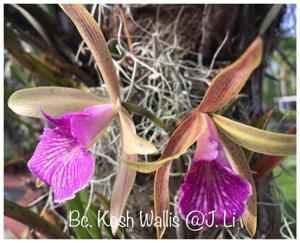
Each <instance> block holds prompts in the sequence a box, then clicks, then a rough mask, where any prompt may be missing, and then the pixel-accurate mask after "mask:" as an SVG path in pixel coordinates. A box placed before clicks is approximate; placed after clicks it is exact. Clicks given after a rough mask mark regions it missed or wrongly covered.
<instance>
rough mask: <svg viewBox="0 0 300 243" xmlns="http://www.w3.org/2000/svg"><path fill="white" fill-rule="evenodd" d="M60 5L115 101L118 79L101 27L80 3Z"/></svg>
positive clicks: (116, 98) (117, 94) (117, 96)
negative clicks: (78, 34) (86, 47)
mask: <svg viewBox="0 0 300 243" xmlns="http://www.w3.org/2000/svg"><path fill="white" fill-rule="evenodd" d="M60 6H61V8H62V9H63V10H64V11H65V13H66V14H67V15H68V16H69V17H70V18H71V20H72V22H73V23H74V24H75V26H76V28H77V29H78V32H79V33H80V35H81V37H82V39H83V40H84V42H85V43H86V45H87V46H88V48H89V49H90V50H91V53H92V55H93V57H94V59H95V61H96V64H97V66H98V68H99V69H100V72H101V75H102V77H103V80H104V82H105V84H106V87H107V90H108V93H109V95H110V98H111V100H112V101H113V103H115V102H116V101H117V100H118V98H119V93H120V90H119V89H120V88H119V80H118V77H117V73H116V69H115V66H114V63H113V59H112V57H111V55H110V52H109V49H108V45H107V43H106V41H105V39H104V36H103V33H102V31H101V28H100V27H99V26H98V24H97V22H96V21H95V19H94V18H93V16H92V15H91V14H90V13H89V12H88V11H87V10H86V9H85V7H84V6H82V5H80V4H62V5H60Z"/></svg>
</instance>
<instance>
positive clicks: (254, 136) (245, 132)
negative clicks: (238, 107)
mask: <svg viewBox="0 0 300 243" xmlns="http://www.w3.org/2000/svg"><path fill="white" fill-rule="evenodd" d="M212 119H213V121H214V122H215V124H216V125H217V127H218V129H219V130H221V131H222V132H223V133H224V134H225V135H226V136H227V137H228V138H230V139H231V140H232V141H233V142H235V143H237V144H239V145H240V146H242V147H245V148H247V149H249V150H251V151H254V152H257V153H261V154H269V155H291V154H296V136H295V135H290V134H282V133H275V132H270V131H264V130H261V129H258V128H254V127H251V126H247V125H244V124H241V123H239V122H236V121H232V120H230V119H228V118H225V117H223V116H220V115H216V114H213V115H212Z"/></svg>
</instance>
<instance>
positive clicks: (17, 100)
mask: <svg viewBox="0 0 300 243" xmlns="http://www.w3.org/2000/svg"><path fill="white" fill-rule="evenodd" d="M104 102H105V100H104V99H101V98H100V97H97V96H95V95H92V94H90V93H88V92H85V91H82V90H79V89H73V88H63V87H55V86H53V87H52V86H51V87H38V88H29V89H22V90H18V91H16V92H15V93H13V94H12V95H11V96H10V98H9V100H8V106H9V108H10V109H12V110H13V111H14V112H15V113H17V114H19V115H23V116H29V117H37V118H40V117H41V110H43V111H44V112H46V113H47V114H49V115H51V116H58V115H61V114H64V113H68V112H78V111H83V110H84V108H86V107H88V106H92V105H98V104H103V103H104Z"/></svg>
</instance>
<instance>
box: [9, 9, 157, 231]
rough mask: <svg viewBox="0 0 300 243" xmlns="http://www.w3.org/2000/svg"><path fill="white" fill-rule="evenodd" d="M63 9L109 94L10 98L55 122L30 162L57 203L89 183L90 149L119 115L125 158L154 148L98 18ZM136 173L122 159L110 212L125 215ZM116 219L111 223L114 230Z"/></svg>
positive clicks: (49, 92)
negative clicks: (126, 94) (127, 96)
mask: <svg viewBox="0 0 300 243" xmlns="http://www.w3.org/2000/svg"><path fill="white" fill-rule="evenodd" d="M62 8H63V10H64V11H65V13H66V14H67V15H68V16H69V17H70V18H71V20H72V21H73V22H74V24H75V26H76V27H77V29H78V31H79V33H80V34H81V36H82V37H83V39H84V41H85V42H86V44H87V46H88V47H89V49H90V50H91V52H92V55H93V56H94V58H95V61H96V64H97V66H98V68H99V69H100V72H101V74H102V77H103V79H104V81H105V84H106V87H107V89H108V93H109V96H110V97H109V98H110V99H109V100H108V99H103V98H99V97H97V96H95V95H92V94H90V93H87V92H85V91H82V90H78V89H72V88H62V87H39V88H31V89H24V90H19V91H17V92H15V93H14V94H13V95H12V96H11V97H10V99H9V101H8V106H9V107H10V108H11V109H12V110H13V111H14V112H15V113H17V114H20V115H25V116H29V117H38V118H41V117H42V118H44V119H45V120H46V121H47V122H48V123H49V124H51V125H53V126H54V128H45V129H44V131H43V134H42V136H41V140H40V142H39V144H38V145H37V147H36V149H35V152H34V154H33V156H32V158H31V159H30V160H29V162H28V167H29V169H30V171H31V172H32V173H33V174H34V175H35V176H37V178H38V179H39V180H41V181H42V182H44V183H46V184H47V185H49V186H50V187H52V189H53V193H54V201H55V202H64V201H66V200H69V199H71V198H74V196H75V194H76V193H77V192H78V191H80V190H81V189H83V188H84V187H86V186H87V184H88V182H89V180H90V179H91V177H92V175H93V172H94V168H95V158H94V157H93V155H92V153H91V152H90V151H88V149H89V147H90V146H91V145H92V144H93V143H95V141H96V140H97V139H98V138H99V137H100V136H101V134H102V132H103V131H104V130H105V128H106V127H107V126H108V125H109V124H110V123H111V121H112V120H113V119H114V118H115V117H117V116H118V118H119V122H120V125H121V129H120V130H121V133H122V142H123V143H122V145H123V153H122V154H123V159H132V160H134V159H136V155H137V154H149V153H154V152H156V148H155V147H154V146H153V145H152V144H151V143H149V142H147V141H146V140H144V139H143V138H141V137H138V136H137V135H136V131H135V126H134V123H133V121H132V119H131V117H130V115H129V113H128V112H127V111H126V109H125V108H124V107H122V105H121V102H120V95H119V84H118V78H117V75H116V72H115V68H114V65H113V60H112V58H111V56H110V53H109V50H108V47H107V44H106V42H105V39H104V37H103V34H102V32H101V29H100V28H99V26H98V25H97V23H96V21H95V20H94V19H93V17H92V16H91V15H90V13H89V12H88V11H87V10H86V9H85V8H84V7H83V6H81V5H76V4H74V5H73V4H66V5H62ZM135 173H136V172H135V170H132V169H130V168H128V167H127V166H126V164H124V163H121V165H120V169H119V174H118V176H117V178H116V182H115V186H114V189H113V193H112V199H111V215H112V216H114V215H115V216H116V217H119V216H120V214H122V210H123V208H124V205H125V202H126V200H127V197H128V195H129V192H130V190H131V187H132V185H133V182H134V179H135ZM120 191H121V192H122V195H120ZM117 224H118V222H117ZM117 224H116V226H114V227H113V232H114V233H115V231H116V228H117Z"/></svg>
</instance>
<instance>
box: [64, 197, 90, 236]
mask: <svg viewBox="0 0 300 243" xmlns="http://www.w3.org/2000/svg"><path fill="white" fill-rule="evenodd" d="M66 208H67V215H69V214H70V212H71V211H74V210H77V211H78V212H79V215H80V216H81V217H82V216H83V215H84V208H83V204H82V202H81V199H80V195H79V193H77V195H76V197H75V198H73V199H71V200H69V201H67V202H66ZM72 229H73V230H74V232H75V235H76V238H77V239H91V238H92V237H91V235H90V233H89V232H88V230H87V228H85V227H83V226H81V225H79V226H77V227H73V228H72Z"/></svg>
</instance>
